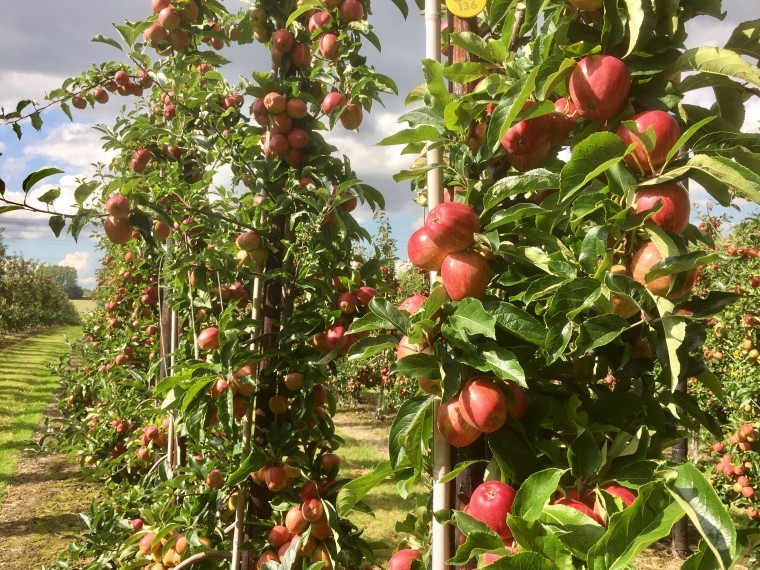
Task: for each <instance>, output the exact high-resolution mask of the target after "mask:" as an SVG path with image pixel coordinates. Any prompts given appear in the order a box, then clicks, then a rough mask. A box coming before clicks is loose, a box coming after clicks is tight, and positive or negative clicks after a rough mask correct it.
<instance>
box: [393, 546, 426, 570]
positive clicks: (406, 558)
mask: <svg viewBox="0 0 760 570" xmlns="http://www.w3.org/2000/svg"><path fill="white" fill-rule="evenodd" d="M413 560H420V561H422V554H420V553H419V551H418V550H414V549H412V548H404V549H402V550H399V551H398V552H396V553H395V554H394V555H393V556H391V558H390V560H388V570H411V568H412V561H413Z"/></svg>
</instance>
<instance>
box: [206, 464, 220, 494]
mask: <svg viewBox="0 0 760 570" xmlns="http://www.w3.org/2000/svg"><path fill="white" fill-rule="evenodd" d="M223 485H224V477H222V472H221V471H219V469H212V470H211V471H209V474H208V476H207V477H206V487H207V488H208V489H221V488H222V486H223Z"/></svg>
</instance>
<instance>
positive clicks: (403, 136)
mask: <svg viewBox="0 0 760 570" xmlns="http://www.w3.org/2000/svg"><path fill="white" fill-rule="evenodd" d="M440 137H441V132H440V130H438V129H437V128H436V127H431V126H430V125H420V126H419V127H416V128H414V129H404V130H403V131H399V132H398V133H395V134H393V135H391V136H389V137H386V138H384V139H383V140H381V141H380V142H379V143H377V144H378V146H391V145H397V144H409V143H417V142H427V141H433V140H437V139H439V138H440Z"/></svg>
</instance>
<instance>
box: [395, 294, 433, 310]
mask: <svg viewBox="0 0 760 570" xmlns="http://www.w3.org/2000/svg"><path fill="white" fill-rule="evenodd" d="M426 299H427V295H425V294H423V293H417V294H415V295H412V296H411V297H407V298H406V299H404V300H403V301H402V302H401V304H400V305H399V306H398V308H399V310H400V311H406V312H407V313H409V314H410V315H413V314H414V313H416V312H417V311H418V310H419V308H420V306H422V303H424V302H425V300H426Z"/></svg>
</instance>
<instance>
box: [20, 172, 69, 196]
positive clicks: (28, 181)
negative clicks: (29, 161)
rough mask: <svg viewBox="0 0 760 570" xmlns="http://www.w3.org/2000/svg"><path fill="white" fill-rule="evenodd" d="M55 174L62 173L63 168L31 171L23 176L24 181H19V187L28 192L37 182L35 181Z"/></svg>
mask: <svg viewBox="0 0 760 570" xmlns="http://www.w3.org/2000/svg"><path fill="white" fill-rule="evenodd" d="M56 174H63V170H61V169H59V168H43V169H42V170H38V171H36V172H32V173H31V174H29V175H28V176H27V177H26V178H24V181H23V182H22V183H21V188H22V189H23V190H24V192H29V190H31V189H32V187H33V186H34V185H35V184H37V182H39V181H40V180H43V179H45V178H47V177H49V176H54V175H56Z"/></svg>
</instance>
